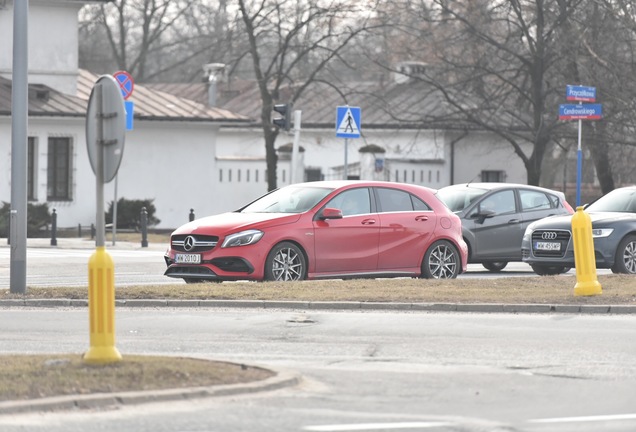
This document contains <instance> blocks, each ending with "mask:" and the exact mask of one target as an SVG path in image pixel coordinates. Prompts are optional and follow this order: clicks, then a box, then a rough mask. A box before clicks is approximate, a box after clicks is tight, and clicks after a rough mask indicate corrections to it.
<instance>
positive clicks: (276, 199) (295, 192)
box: [239, 185, 333, 213]
mask: <svg viewBox="0 0 636 432" xmlns="http://www.w3.org/2000/svg"><path fill="white" fill-rule="evenodd" d="M332 190H333V189H330V188H322V187H311V186H294V185H292V186H286V187H284V188H281V189H277V190H275V191H273V192H271V193H269V194H267V195H264V196H262V197H260V198H259V199H257V200H256V201H254V202H252V203H251V204H248V205H247V206H245V207H243V208H242V209H241V210H239V211H240V212H241V213H304V212H306V211H307V210H309V209H310V208H312V207H314V206H315V205H316V204H318V203H319V202H320V200H322V199H323V198H324V197H326V196H327V195H328V194H329V192H331V191H332Z"/></svg>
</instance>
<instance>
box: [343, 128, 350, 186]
mask: <svg viewBox="0 0 636 432" xmlns="http://www.w3.org/2000/svg"><path fill="white" fill-rule="evenodd" d="M344 147H345V150H344V151H345V154H344V179H345V180H347V179H348V178H349V163H348V159H349V138H345V146H344Z"/></svg>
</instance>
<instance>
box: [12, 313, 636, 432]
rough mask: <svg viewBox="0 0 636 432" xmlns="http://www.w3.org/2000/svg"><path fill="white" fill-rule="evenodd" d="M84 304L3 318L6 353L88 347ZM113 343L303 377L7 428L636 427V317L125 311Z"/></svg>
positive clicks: (528, 431) (62, 431)
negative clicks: (274, 385) (239, 392)
mask: <svg viewBox="0 0 636 432" xmlns="http://www.w3.org/2000/svg"><path fill="white" fill-rule="evenodd" d="M87 328H88V324H87V317H86V311H85V310H76V309H57V310H56V309H32V310H29V309H22V308H20V309H13V308H12V309H5V310H0V346H1V347H2V352H3V353H12V352H32V353H48V352H65V353H68V352H71V353H72V352H77V353H81V352H83V351H84V350H85V349H86V348H87V347H88V330H87ZM116 328H117V339H116V346H117V347H118V349H119V350H120V352H121V353H122V355H124V356H126V355H127V354H132V353H135V354H147V355H153V354H156V355H178V356H193V357H202V358H211V359H221V360H229V361H233V362H240V363H249V364H258V365H262V366H265V367H268V368H272V369H277V370H293V371H297V372H299V373H300V374H301V375H302V376H303V383H302V384H301V385H299V386H297V387H293V388H288V389H285V390H279V391H277V392H272V393H267V394H258V395H245V396H233V397H222V398H207V399H200V400H192V401H182V402H178V401H177V402H174V401H173V402H166V403H154V404H149V405H141V406H130V407H124V406H120V407H118V408H116V409H95V410H89V411H73V412H59V413H49V414H41V413H39V414H19V415H11V416H0V430H2V431H3V432H18V431H22V432H23V431H28V432H31V431H32V432H40V431H42V432H44V431H46V432H80V431H81V432H84V431H87V430H90V431H112V430H117V431H119V432H151V431H152V432H163V431H166V432H167V431H170V432H210V431H245V432H247V431H249V432H257V431H259V432H260V431H277V432H300V431H354V430H356V431H377V430H382V431H403V430H413V431H434V432H437V431H440V432H441V431H444V432H450V431H470V432H473V431H475V432H477V431H479V432H485V431H490V432H495V431H496V432H504V431H505V432H513V431H525V432H548V431H550V432H565V431H577V432H598V431H615V432H618V431H621V432H627V431H633V430H636V410H635V406H636V405H635V404H634V401H636V361H635V360H636V343H634V340H636V317H634V316H619V315H610V316H598V315H572V314H568V315H559V314H538V315H529V314H478V313H470V314H461V313H453V314H450V313H425V312H418V313H415V312H411V313H399V312H332V311H322V312H294V311H277V310H256V309H249V310H231V309H207V310H200V309H197V310H191V309H181V308H179V309H167V308H161V309H157V310H154V309H125V310H121V309H120V310H118V312H117V323H116Z"/></svg>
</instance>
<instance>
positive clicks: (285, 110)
mask: <svg viewBox="0 0 636 432" xmlns="http://www.w3.org/2000/svg"><path fill="white" fill-rule="evenodd" d="M292 107H293V105H292V104H290V103H288V104H279V105H274V111H276V112H277V113H279V114H280V115H282V117H276V118H275V119H273V120H272V123H274V125H276V126H278V127H279V128H280V129H283V130H286V131H288V130H289V129H291V112H292Z"/></svg>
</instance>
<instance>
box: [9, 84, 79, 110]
mask: <svg viewBox="0 0 636 432" xmlns="http://www.w3.org/2000/svg"><path fill="white" fill-rule="evenodd" d="M11 88H12V86H11V80H8V79H6V78H2V77H0V115H1V116H8V115H11ZM86 106H87V101H86V100H83V99H81V98H78V97H75V96H70V95H67V94H63V93H59V92H56V91H55V90H53V89H51V88H49V87H47V86H45V85H41V84H29V116H34V117H37V116H47V117H84V116H86Z"/></svg>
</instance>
